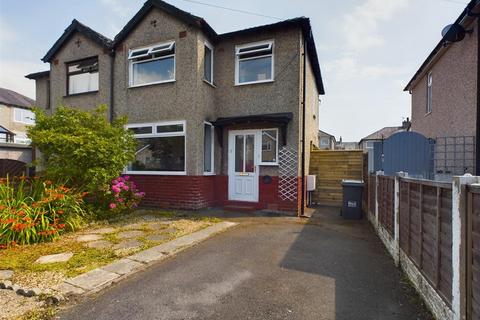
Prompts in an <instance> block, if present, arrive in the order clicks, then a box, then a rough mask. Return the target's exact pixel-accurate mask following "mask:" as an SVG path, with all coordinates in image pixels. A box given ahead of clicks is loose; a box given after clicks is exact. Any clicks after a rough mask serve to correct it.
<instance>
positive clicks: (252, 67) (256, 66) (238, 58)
mask: <svg viewBox="0 0 480 320" xmlns="http://www.w3.org/2000/svg"><path fill="white" fill-rule="evenodd" d="M268 81H273V41H266V42H257V43H252V44H247V45H242V46H237V47H236V48H235V84H236V85H241V84H250V83H261V82H268Z"/></svg>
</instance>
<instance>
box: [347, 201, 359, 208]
mask: <svg viewBox="0 0 480 320" xmlns="http://www.w3.org/2000/svg"><path fill="white" fill-rule="evenodd" d="M347 205H348V207H349V208H356V207H357V201H348V203H347Z"/></svg>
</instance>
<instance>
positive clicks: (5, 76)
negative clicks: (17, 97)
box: [0, 60, 47, 99]
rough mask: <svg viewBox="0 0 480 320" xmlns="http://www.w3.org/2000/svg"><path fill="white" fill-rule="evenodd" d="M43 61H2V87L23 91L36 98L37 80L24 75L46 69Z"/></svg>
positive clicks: (0, 80)
mask: <svg viewBox="0 0 480 320" xmlns="http://www.w3.org/2000/svg"><path fill="white" fill-rule="evenodd" d="M46 69H47V66H46V65H45V64H42V63H34V62H22V61H14V60H11V61H5V60H3V61H0V87H2V88H6V89H10V90H13V91H16V92H18V93H21V94H23V95H25V96H27V97H29V98H32V99H35V81H33V80H29V79H27V78H25V77H24V76H25V75H27V74H29V73H32V72H37V71H43V70H46Z"/></svg>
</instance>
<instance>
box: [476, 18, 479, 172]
mask: <svg viewBox="0 0 480 320" xmlns="http://www.w3.org/2000/svg"><path fill="white" fill-rule="evenodd" d="M476 131H477V132H476V138H475V175H476V176H480V18H477V123H476Z"/></svg>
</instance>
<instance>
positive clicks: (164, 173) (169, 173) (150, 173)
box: [125, 171, 187, 176]
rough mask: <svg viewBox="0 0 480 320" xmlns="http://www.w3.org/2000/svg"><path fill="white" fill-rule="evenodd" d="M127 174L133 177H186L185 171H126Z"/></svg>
mask: <svg viewBox="0 0 480 320" xmlns="http://www.w3.org/2000/svg"><path fill="white" fill-rule="evenodd" d="M125 174H128V175H131V176H135V175H137V176H142V175H145V176H147V175H148V176H186V175H187V172H185V171H125Z"/></svg>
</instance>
